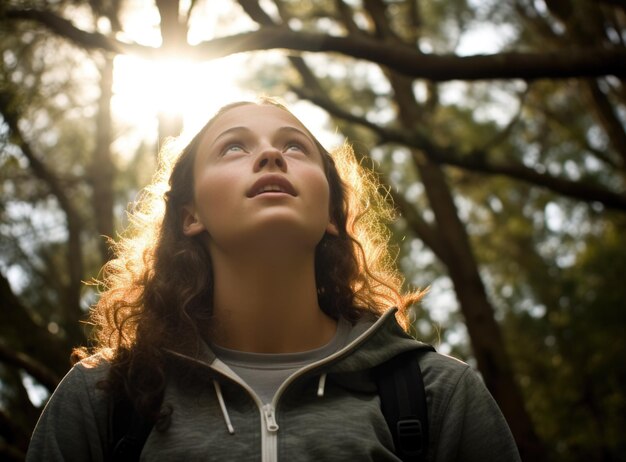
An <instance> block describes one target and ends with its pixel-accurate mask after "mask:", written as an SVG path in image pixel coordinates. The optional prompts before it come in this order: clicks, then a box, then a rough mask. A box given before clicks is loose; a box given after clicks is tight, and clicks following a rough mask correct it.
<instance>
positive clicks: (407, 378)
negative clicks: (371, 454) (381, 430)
mask: <svg viewBox="0 0 626 462" xmlns="http://www.w3.org/2000/svg"><path fill="white" fill-rule="evenodd" d="M428 347H429V348H428V349H420V350H418V351H415V350H411V351H406V352H404V353H400V354H399V355H397V356H394V357H393V358H391V359H390V360H388V361H386V362H385V363H383V364H381V365H379V366H377V367H376V368H375V370H374V376H375V379H376V382H377V385H378V393H379V395H380V405H381V410H382V413H383V415H384V416H385V420H386V421H387V425H388V426H389V430H390V431H391V435H392V436H393V442H394V445H395V448H396V456H398V457H399V458H400V459H401V460H402V461H404V462H407V461H413V462H421V461H425V460H426V457H427V455H428V410H427V406H426V391H425V389H424V380H423V379H422V371H421V369H420V366H419V358H420V356H421V355H422V354H423V353H425V352H426V351H435V349H434V348H433V347H431V346H430V345H428Z"/></svg>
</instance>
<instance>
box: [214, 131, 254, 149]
mask: <svg viewBox="0 0 626 462" xmlns="http://www.w3.org/2000/svg"><path fill="white" fill-rule="evenodd" d="M241 132H243V133H246V134H248V133H252V130H250V129H249V128H248V127H231V128H228V129H226V130H224V131H223V132H222V133H220V134H219V135H217V136H216V137H215V139H214V140H213V142H212V143H211V145H210V146H209V148H212V147H213V146H215V144H217V142H218V141H219V140H220V139H222V138H224V137H226V136H228V135H230V134H233V133H241Z"/></svg>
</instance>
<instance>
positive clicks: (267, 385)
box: [211, 318, 351, 403]
mask: <svg viewBox="0 0 626 462" xmlns="http://www.w3.org/2000/svg"><path fill="white" fill-rule="evenodd" d="M350 327H351V326H350V323H349V322H348V321H346V320H345V319H343V318H341V319H339V322H338V323H337V332H336V333H335V335H334V336H333V338H332V340H331V341H330V342H328V343H327V344H326V345H324V346H322V347H320V348H316V349H314V350H309V351H303V352H299V353H282V354H265V353H247V352H243V351H236V350H231V349H228V348H222V347H218V346H217V345H211V349H212V350H213V351H214V352H215V355H216V356H217V357H218V358H219V359H221V360H222V362H224V364H226V365H227V366H228V367H229V368H230V369H231V370H232V371H233V372H234V373H235V374H237V375H238V376H239V377H240V378H241V379H242V380H243V381H244V382H246V383H247V384H248V385H250V387H251V388H252V389H253V390H254V391H255V393H256V394H257V395H259V398H261V401H263V402H264V403H269V402H271V401H272V398H273V397H274V394H276V391H277V390H278V388H279V387H280V386H281V384H282V383H283V382H284V381H285V380H286V379H287V377H289V376H290V375H291V374H293V373H295V372H297V371H298V369H300V368H302V367H304V366H306V365H307V364H311V363H313V362H315V361H319V360H322V359H324V358H326V357H327V356H330V355H331V354H333V353H335V352H336V351H337V350H339V349H340V348H343V347H344V346H345V345H346V340H347V338H348V334H349V333H350Z"/></svg>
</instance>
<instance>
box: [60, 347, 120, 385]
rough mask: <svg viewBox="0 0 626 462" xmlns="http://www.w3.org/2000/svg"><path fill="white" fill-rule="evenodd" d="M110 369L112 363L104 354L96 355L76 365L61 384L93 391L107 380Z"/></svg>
mask: <svg viewBox="0 0 626 462" xmlns="http://www.w3.org/2000/svg"><path fill="white" fill-rule="evenodd" d="M110 368H111V362H110V361H109V360H108V359H106V358H105V357H104V356H103V355H102V354H95V355H93V356H89V357H87V358H84V359H82V360H80V361H79V362H77V363H76V364H74V366H73V367H72V368H71V369H70V370H69V371H68V373H67V374H66V375H65V377H64V378H63V380H62V381H61V383H62V384H64V385H65V386H68V385H73V387H79V386H80V387H86V388H88V389H92V388H93V387H96V385H97V384H98V383H100V382H102V381H103V380H105V379H106V378H107V376H108V374H109V370H110Z"/></svg>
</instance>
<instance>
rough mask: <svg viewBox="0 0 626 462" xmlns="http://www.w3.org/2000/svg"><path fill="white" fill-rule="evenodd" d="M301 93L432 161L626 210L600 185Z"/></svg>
mask: <svg viewBox="0 0 626 462" xmlns="http://www.w3.org/2000/svg"><path fill="white" fill-rule="evenodd" d="M301 94H302V96H303V97H305V98H306V99H308V100H310V101H311V102H312V103H314V104H315V105H317V106H319V107H321V108H323V109H325V110H327V111H328V112H330V113H332V114H333V115H335V116H336V117H338V118H340V119H343V120H346V121H348V122H352V123H356V124H359V125H361V126H362V127H365V128H368V129H370V130H371V131H373V132H374V133H376V134H377V135H378V136H379V137H380V138H381V141H382V142H386V143H399V144H403V145H405V146H408V147H413V148H416V149H419V150H421V151H422V152H423V153H424V154H425V155H426V156H428V158H429V159H431V160H432V161H433V162H436V163H439V164H444V165H451V166H455V167H459V168H463V169H466V170H470V171H474V172H478V173H487V174H496V175H506V176H508V177H511V178H514V179H517V180H521V181H525V182H527V183H530V184H532V185H535V186H539V187H543V188H546V189H549V190H550V191H553V192H556V193H558V194H562V195H564V196H567V197H570V198H573V199H578V200H583V201H585V202H600V203H601V204H603V205H604V206H605V207H607V208H610V209H615V210H620V211H622V212H623V211H626V196H624V195H622V194H618V193H616V192H613V191H610V190H608V189H605V188H602V187H600V186H596V185H591V184H586V183H583V182H580V181H576V182H574V181H569V180H566V179H563V178H557V177H553V176H550V175H547V174H544V173H539V172H537V171H535V170H533V169H531V168H528V167H526V166H525V165H523V164H517V163H508V164H504V163H500V164H498V163H493V162H489V161H488V160H487V159H488V155H487V152H485V151H481V150H474V151H472V152H471V153H470V154H467V155H459V154H458V153H457V152H456V151H454V150H453V149H450V148H441V147H438V146H435V145H434V144H432V142H431V141H430V140H429V139H428V138H427V137H426V136H423V135H421V134H420V133H418V132H409V131H404V130H399V129H395V128H391V127H382V126H380V125H377V124H375V123H372V122H370V121H368V120H366V119H365V118H363V117H359V116H356V115H354V114H352V113H350V112H348V111H345V110H343V109H341V108H339V107H336V106H333V105H332V104H331V103H330V102H329V101H327V99H326V98H323V97H319V96H317V95H315V94H313V93H312V92H306V91H304V92H302V91H301Z"/></svg>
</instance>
